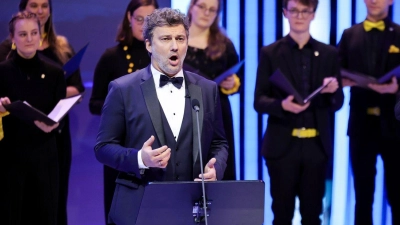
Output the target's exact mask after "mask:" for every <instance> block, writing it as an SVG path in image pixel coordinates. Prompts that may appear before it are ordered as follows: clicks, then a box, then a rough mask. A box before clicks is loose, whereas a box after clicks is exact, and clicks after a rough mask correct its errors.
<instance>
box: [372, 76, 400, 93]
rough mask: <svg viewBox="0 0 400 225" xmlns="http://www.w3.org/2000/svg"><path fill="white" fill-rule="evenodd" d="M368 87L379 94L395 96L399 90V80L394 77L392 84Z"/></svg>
mask: <svg viewBox="0 0 400 225" xmlns="http://www.w3.org/2000/svg"><path fill="white" fill-rule="evenodd" d="M368 87H369V88H371V89H372V90H374V91H376V92H378V93H379V94H395V93H396V92H397V91H398V90H399V85H398V83H397V78H396V77H392V79H391V81H390V83H384V84H373V83H371V84H368Z"/></svg>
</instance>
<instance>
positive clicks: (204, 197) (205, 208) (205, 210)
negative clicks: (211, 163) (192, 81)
mask: <svg viewBox="0 0 400 225" xmlns="http://www.w3.org/2000/svg"><path fill="white" fill-rule="evenodd" d="M196 100H197V99H196ZM193 102H194V103H193V109H194V110H195V111H196V117H197V134H198V135H197V137H198V139H199V157H200V172H201V175H202V176H201V188H202V191H203V209H204V220H205V222H206V225H208V222H207V201H206V189H205V187H204V172H203V165H204V164H203V157H202V154H201V152H202V151H201V140H200V123H199V110H200V107H199V102H198V100H197V101H193Z"/></svg>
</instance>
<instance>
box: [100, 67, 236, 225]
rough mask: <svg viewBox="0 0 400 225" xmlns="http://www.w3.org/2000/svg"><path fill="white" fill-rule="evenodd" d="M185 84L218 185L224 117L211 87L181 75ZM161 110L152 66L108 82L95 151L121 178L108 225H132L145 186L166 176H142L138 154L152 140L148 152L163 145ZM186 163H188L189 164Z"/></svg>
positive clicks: (157, 172)
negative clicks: (213, 161) (195, 106)
mask: <svg viewBox="0 0 400 225" xmlns="http://www.w3.org/2000/svg"><path fill="white" fill-rule="evenodd" d="M184 77H185V82H186V85H187V88H188V91H189V93H190V96H191V99H197V100H198V101H199V103H200V112H199V118H200V133H201V146H202V157H203V161H204V163H206V162H208V160H209V159H211V158H213V157H214V158H216V159H217V162H216V164H215V169H216V172H217V179H219V180H220V179H222V177H223V175H224V170H225V167H226V160H227V156H228V152H227V149H228V145H227V141H226V139H225V133H224V129H223V124H222V114H221V108H220V100H219V94H218V86H217V85H216V83H215V82H213V81H210V80H207V79H205V78H203V77H201V76H199V75H196V74H194V73H190V72H187V71H184ZM161 111H162V110H161V105H160V103H159V101H158V98H157V93H156V90H155V86H154V79H153V76H152V74H151V70H150V66H148V67H146V68H144V69H142V70H139V71H137V72H135V73H132V74H128V75H126V76H123V77H120V78H118V79H116V80H114V81H112V82H111V83H110V85H109V93H108V95H107V98H106V100H105V103H104V106H103V110H102V114H101V120H100V128H99V133H98V136H97V143H96V146H95V154H96V158H97V159H98V160H99V161H100V162H101V163H103V164H105V165H107V166H110V167H112V168H114V169H116V170H118V171H121V175H120V176H119V178H118V179H117V181H116V182H117V185H116V189H115V193H114V198H113V203H112V206H111V210H110V217H111V219H112V222H114V223H116V224H121V225H123V224H127V225H128V224H135V222H134V221H136V216H137V215H136V214H137V212H138V210H139V207H140V201H141V198H142V195H143V191H144V188H145V187H144V185H145V184H146V182H149V181H160V179H161V178H162V177H163V176H162V175H163V173H164V170H163V169H159V168H150V169H146V170H144V171H145V172H144V174H141V173H140V170H139V166H138V158H137V155H138V151H139V150H140V149H141V148H142V146H143V143H144V142H145V141H146V140H148V139H149V138H150V136H151V135H154V137H155V142H154V143H153V145H152V148H153V149H155V148H159V147H161V146H163V145H165V144H166V140H165V133H164V130H163V125H162V122H161V120H162V118H161ZM191 118H192V123H193V137H192V138H193V154H192V157H193V159H192V161H193V174H190V175H189V177H190V176H192V178H193V179H194V178H195V177H196V178H197V177H198V175H199V174H200V165H199V157H198V153H199V144H200V143H199V141H198V138H197V134H198V132H197V122H196V118H197V117H196V114H195V111H194V110H192V116H191ZM188 160H190V159H188Z"/></svg>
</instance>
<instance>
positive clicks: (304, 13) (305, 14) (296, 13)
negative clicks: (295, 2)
mask: <svg viewBox="0 0 400 225" xmlns="http://www.w3.org/2000/svg"><path fill="white" fill-rule="evenodd" d="M285 10H286V11H288V12H289V14H290V16H291V17H298V16H299V14H301V15H302V16H303V18H307V17H309V16H310V15H311V14H313V13H314V11H312V10H302V11H299V10H297V9H285Z"/></svg>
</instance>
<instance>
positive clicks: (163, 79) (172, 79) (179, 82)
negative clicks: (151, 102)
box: [160, 74, 183, 89]
mask: <svg viewBox="0 0 400 225" xmlns="http://www.w3.org/2000/svg"><path fill="white" fill-rule="evenodd" d="M168 82H171V83H172V84H173V85H174V86H175V87H176V88H178V89H180V88H181V87H182V82H183V77H168V76H165V75H163V74H161V76H160V87H162V86H164V85H166V84H167V83H168Z"/></svg>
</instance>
